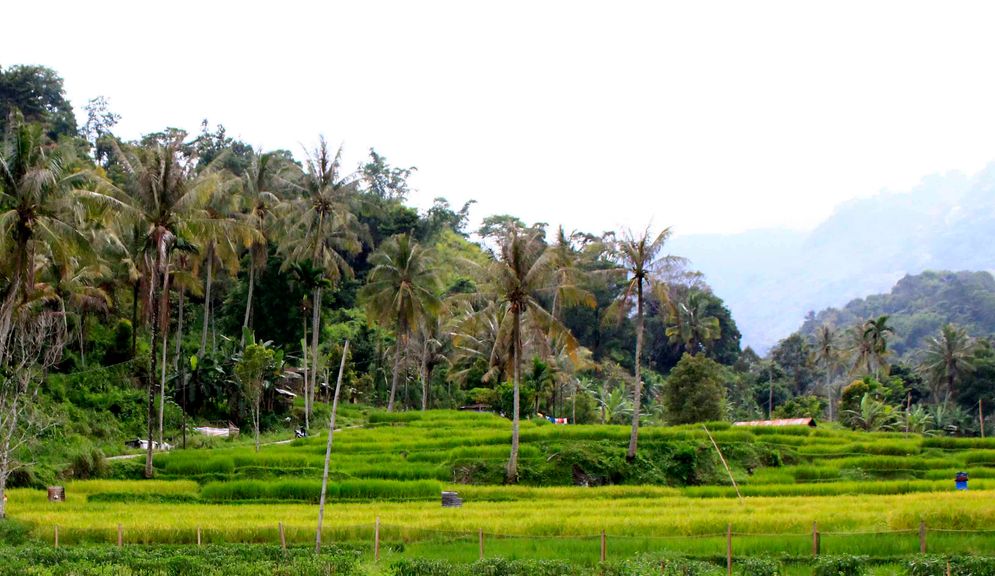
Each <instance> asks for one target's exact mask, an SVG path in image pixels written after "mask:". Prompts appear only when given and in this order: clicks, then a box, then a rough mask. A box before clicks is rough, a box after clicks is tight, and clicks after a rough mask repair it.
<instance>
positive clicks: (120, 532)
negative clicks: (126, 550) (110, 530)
mask: <svg viewBox="0 0 995 576" xmlns="http://www.w3.org/2000/svg"><path fill="white" fill-rule="evenodd" d="M121 546H124V528H122V527H121V525H120V524H118V525H117V547H118V548H120V547H121Z"/></svg>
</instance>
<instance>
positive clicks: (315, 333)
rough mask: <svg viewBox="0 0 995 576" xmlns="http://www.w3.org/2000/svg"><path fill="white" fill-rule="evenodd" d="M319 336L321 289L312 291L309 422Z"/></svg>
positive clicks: (314, 384)
mask: <svg viewBox="0 0 995 576" xmlns="http://www.w3.org/2000/svg"><path fill="white" fill-rule="evenodd" d="M320 336H321V287H320V286H319V287H317V288H315V289H314V310H313V311H312V312H311V389H310V390H308V392H307V396H308V397H307V401H306V402H305V404H306V406H305V412H307V418H308V420H310V418H311V411H312V410H313V409H314V389H315V387H316V386H317V385H318V374H319V373H320V371H321V365H320V363H319V362H318V338H319V337H320Z"/></svg>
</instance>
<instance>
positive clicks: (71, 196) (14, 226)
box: [0, 123, 112, 357]
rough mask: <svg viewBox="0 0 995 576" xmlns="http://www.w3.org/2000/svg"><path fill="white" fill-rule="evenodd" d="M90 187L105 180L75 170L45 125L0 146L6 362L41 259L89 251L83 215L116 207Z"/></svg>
mask: <svg viewBox="0 0 995 576" xmlns="http://www.w3.org/2000/svg"><path fill="white" fill-rule="evenodd" d="M87 181H90V182H93V181H97V182H100V179H99V178H97V177H95V176H94V175H93V174H92V173H89V172H85V171H82V170H76V169H74V166H73V163H72V159H71V158H70V157H68V156H67V155H66V154H65V153H64V151H63V149H62V148H59V147H57V146H55V145H54V144H52V143H51V142H48V141H47V140H46V138H45V135H44V132H43V131H42V128H41V126H39V125H35V124H23V123H22V124H20V125H17V126H16V127H14V128H13V129H12V130H11V131H10V133H9V137H8V138H5V139H4V141H3V142H2V143H0V268H2V269H3V270H2V273H3V276H6V282H5V283H4V284H5V285H4V286H3V287H2V292H0V357H2V356H3V353H4V350H5V347H6V343H7V341H8V337H9V336H10V331H11V328H12V319H13V313H14V310H15V308H17V307H18V301H21V302H25V301H27V300H28V299H30V296H31V291H32V289H33V286H34V285H35V280H34V274H35V257H36V255H47V256H50V257H51V258H52V259H54V260H59V261H66V260H67V259H68V258H69V257H70V255H72V254H73V253H77V252H79V251H82V250H86V249H87V246H88V243H87V241H86V238H85V237H84V236H83V235H82V234H81V233H80V230H79V225H78V222H79V220H80V216H81V209H82V208H83V207H84V206H86V204H87V203H89V202H95V203H99V204H102V205H106V204H108V203H109V202H111V201H112V199H111V198H110V197H108V196H107V195H105V194H104V193H103V192H102V191H95V190H88V189H86V188H85V187H84V184H85V183H86V182H87ZM91 187H92V186H91Z"/></svg>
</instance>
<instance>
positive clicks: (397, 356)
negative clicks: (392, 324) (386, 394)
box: [387, 334, 401, 412]
mask: <svg viewBox="0 0 995 576" xmlns="http://www.w3.org/2000/svg"><path fill="white" fill-rule="evenodd" d="M400 373H401V335H400V334H398V335H397V343H396V344H394V371H393V376H392V377H391V379H390V398H389V399H388V400H387V411H388V412H393V411H394V395H395V394H396V393H397V379H398V376H400Z"/></svg>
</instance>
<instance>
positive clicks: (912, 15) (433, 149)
mask: <svg viewBox="0 0 995 576" xmlns="http://www.w3.org/2000/svg"><path fill="white" fill-rule="evenodd" d="M3 15H4V16H3V17H4V20H5V21H6V23H5V25H4V26H3V29H4V32H3V34H2V35H0V65H2V66H8V65H11V64H18V63H25V64H27V63H30V64H44V65H46V66H50V67H52V68H55V69H56V70H57V71H58V72H59V73H60V74H61V75H62V76H63V77H64V78H65V82H66V90H67V92H68V94H69V96H70V97H71V98H72V101H73V104H74V106H75V107H76V110H77V117H78V118H81V117H82V107H83V105H84V104H85V103H86V101H87V100H88V99H89V98H93V97H95V96H98V95H103V96H106V97H107V98H109V100H110V103H111V108H112V109H113V110H114V111H116V112H117V113H119V114H121V116H122V120H121V123H120V125H119V127H118V130H117V132H118V133H119V135H121V136H123V137H125V138H134V137H137V136H139V135H140V134H142V133H146V132H151V131H156V130H159V129H161V128H163V127H165V126H167V125H168V126H176V127H182V128H185V129H187V130H189V131H190V132H196V131H198V130H199V125H200V121H201V120H202V119H204V118H207V119H209V121H210V122H211V123H212V124H216V123H223V124H224V125H225V126H226V127H227V129H228V131H229V133H230V134H231V135H233V136H236V137H238V138H241V139H243V140H245V141H247V142H248V143H250V144H253V145H256V146H261V147H263V148H266V149H270V148H287V149H290V150H292V151H294V152H295V153H296V154H300V153H301V151H302V150H303V147H311V146H313V145H314V144H315V142H316V140H317V137H318V135H319V134H324V135H325V136H326V137H327V138H328V139H329V140H330V141H331V142H333V143H340V142H341V143H343V144H344V145H345V149H346V153H347V159H348V162H349V163H350V164H356V163H358V162H359V160H360V159H361V157H362V156H363V155H364V154H365V152H366V150H367V149H368V148H369V147H371V146H373V147H375V148H376V149H377V150H378V151H379V152H381V153H382V154H384V155H386V156H387V157H388V159H389V160H390V161H391V162H392V163H394V164H396V165H405V166H409V165H414V166H417V167H418V173H417V176H416V177H415V178H414V180H413V184H414V186H415V187H416V188H417V189H418V192H417V194H415V195H414V197H413V198H412V201H413V202H414V203H415V204H417V205H418V206H420V207H425V206H428V205H430V204H431V201H432V198H434V197H436V196H445V197H447V198H449V199H450V201H451V203H452V204H454V205H455V206H457V207H458V206H459V205H461V204H462V203H463V202H464V201H466V200H468V199H471V198H472V199H475V200H477V201H478V205H477V206H476V208H475V209H474V211H473V213H472V214H473V216H474V218H475V220H479V219H480V218H482V217H483V216H485V215H488V214H494V213H512V214H515V215H518V216H519V217H521V218H522V219H524V220H526V221H528V222H535V221H545V222H549V223H551V224H553V225H556V224H560V223H562V224H564V225H566V227H567V228H568V229H582V230H585V231H591V232H600V231H603V230H607V229H613V228H617V227H619V226H628V227H634V228H641V227H644V226H645V225H646V224H647V223H649V222H650V221H652V223H653V224H654V226H655V227H660V226H674V227H675V230H676V231H677V232H678V233H685V234H686V233H695V232H736V231H740V230H745V229H751V228H759V227H770V226H786V227H792V228H808V227H812V226H814V225H815V224H816V223H818V221H820V220H821V219H823V218H825V217H826V216H828V215H829V214H830V213H831V211H832V209H833V207H834V206H835V205H837V204H839V203H840V202H841V201H843V200H846V199H849V198H853V197H856V196H867V195H871V194H874V193H877V192H879V191H880V190H882V189H891V190H902V189H906V188H909V187H911V186H912V185H913V184H914V183H915V182H917V181H918V180H919V179H920V178H921V177H922V176H924V175H927V174H930V173H936V172H945V171H948V170H961V171H965V172H969V173H970V172H974V171H976V170H978V169H979V168H981V167H982V166H983V165H985V164H986V163H987V162H988V161H990V160H992V159H993V158H995V149H993V136H995V75H993V74H992V56H993V54H995V34H992V33H991V27H992V25H993V23H995V4H993V3H986V2H976V3H972V2H911V1H908V0H903V1H899V2H868V1H860V2H839V1H833V2H828V1H827V2H820V3H816V2H799V1H797V0H792V1H787V2H757V1H749V2H743V1H733V2H659V1H657V2H645V3H642V2H608V1H604V2H599V3H591V2H580V1H577V0H573V1H568V2H542V1H537V0H532V1H528V2H511V1H501V2H491V3H485V2H474V1H468V0H462V1H456V2H426V1H410V0H408V1H398V2H381V1H356V2H302V1H301V2H298V1H293V0H281V1H279V2H272V1H269V2H265V3H259V4H258V5H254V4H253V3H250V2H221V1H206V0H201V1H198V2H187V1H178V0H171V1H170V2H164V3H154V4H153V3H150V2H140V1H125V2H78V1H71V2H70V1H66V2H61V1H56V2H46V3H44V5H39V4H38V3H35V2H28V1H24V0H21V1H16V2H11V3H8V4H7V5H5V6H4V8H3Z"/></svg>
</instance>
